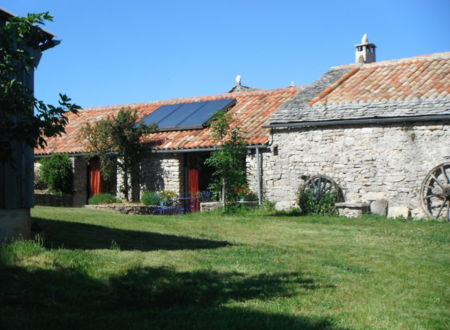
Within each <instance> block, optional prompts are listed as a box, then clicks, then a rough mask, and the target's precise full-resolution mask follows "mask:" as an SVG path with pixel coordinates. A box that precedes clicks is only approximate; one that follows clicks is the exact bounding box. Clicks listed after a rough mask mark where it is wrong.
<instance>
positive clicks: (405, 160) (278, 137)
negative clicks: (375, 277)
mask: <svg viewBox="0 0 450 330" xmlns="http://www.w3.org/2000/svg"><path fill="white" fill-rule="evenodd" d="M449 124H450V122H445V123H443V122H432V123H427V124H420V125H412V124H389V125H381V126H380V125H372V126H366V127H364V126H354V127H345V128H339V127H327V128H322V129H319V128H316V129H313V128H303V129H285V130H280V131H276V132H274V134H273V144H274V145H277V146H278V155H274V154H273V153H265V154H264V157H263V163H264V191H265V196H266V198H267V199H268V200H272V201H275V202H277V203H278V204H280V203H281V204H282V205H283V206H284V207H287V206H290V205H295V203H296V193H297V190H298V187H299V185H300V184H301V183H302V182H303V179H302V178H303V177H304V176H305V175H306V176H308V175H314V174H323V175H327V176H330V177H331V178H333V179H334V180H335V181H336V182H337V183H338V184H339V186H340V187H341V188H342V190H343V192H344V197H345V200H346V201H349V202H353V203H370V202H372V201H375V200H381V199H385V200H387V201H388V202H389V209H390V210H394V211H395V212H394V213H392V212H393V211H390V212H391V214H390V215H391V216H394V217H395V216H399V215H402V216H408V215H409V214H411V215H412V216H414V217H418V218H420V217H424V214H423V211H422V209H421V207H420V199H419V190H420V184H421V182H422V180H423V179H424V178H425V176H426V175H427V173H428V171H429V170H430V169H431V168H433V167H434V166H435V165H436V164H438V163H442V162H444V161H446V160H447V161H448V159H450V143H442V141H450V129H449ZM399 208H401V209H399Z"/></svg>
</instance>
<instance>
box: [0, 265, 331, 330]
mask: <svg viewBox="0 0 450 330" xmlns="http://www.w3.org/2000/svg"><path fill="white" fill-rule="evenodd" d="M327 287H328V286H324V285H320V284H319V283H316V282H315V281H314V280H313V279H311V278H307V277H304V276H303V275H302V274H300V273H286V274H276V275H271V276H269V275H260V276H253V277H248V276H244V275H242V274H239V273H216V272H209V271H198V272H177V271H175V270H173V269H168V268H149V267H146V268H138V269H134V270H130V271H128V272H127V273H125V274H122V275H120V276H117V277H114V278H112V279H110V281H109V282H104V281H100V280H98V279H95V278H92V277H90V276H88V275H86V274H85V273H84V272H81V271H78V270H76V269H67V268H63V269H59V270H29V269H24V268H21V267H15V266H6V265H0V306H2V308H1V309H0V328H2V329H161V328H164V329H338V328H337V327H336V326H335V325H334V322H333V320H332V319H329V318H320V317H305V316H295V317H294V316H292V315H283V314H276V313H275V312H273V313H269V312H262V311H258V310H251V309H246V308H243V307H230V306H226V305H225V304H226V303H231V302H241V301H246V300H250V299H259V300H267V299H271V298H278V297H286V298H288V297H289V296H293V295H301V294H308V292H310V290H318V289H323V288H327Z"/></svg>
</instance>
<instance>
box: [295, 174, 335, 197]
mask: <svg viewBox="0 0 450 330" xmlns="http://www.w3.org/2000/svg"><path fill="white" fill-rule="evenodd" d="M303 191H310V192H311V197H312V199H314V200H318V199H320V198H321V197H322V196H324V195H325V194H327V193H331V192H332V193H334V194H335V196H336V202H342V201H343V200H344V198H343V194H342V190H341V188H340V187H339V186H338V184H337V183H336V182H334V180H333V179H331V178H330V177H328V176H326V175H314V176H312V177H310V178H308V179H307V180H306V182H305V184H304V186H303Z"/></svg>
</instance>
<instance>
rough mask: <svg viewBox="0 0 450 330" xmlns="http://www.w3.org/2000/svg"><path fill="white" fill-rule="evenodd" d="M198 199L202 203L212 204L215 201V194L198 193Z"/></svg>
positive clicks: (208, 192)
mask: <svg viewBox="0 0 450 330" xmlns="http://www.w3.org/2000/svg"><path fill="white" fill-rule="evenodd" d="M197 199H198V200H199V201H200V202H211V201H212V200H213V194H212V192H210V191H208V190H204V191H200V192H198V193H197Z"/></svg>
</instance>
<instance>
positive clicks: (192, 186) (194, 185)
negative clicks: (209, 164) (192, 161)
mask: <svg viewBox="0 0 450 330" xmlns="http://www.w3.org/2000/svg"><path fill="white" fill-rule="evenodd" d="M198 174H199V170H198V169H196V168H192V169H189V172H188V181H189V182H188V185H189V195H190V196H189V197H191V205H190V208H191V212H197V211H199V210H200V203H199V201H198V200H197V194H198V193H199V191H200V187H199V181H198Z"/></svg>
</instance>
